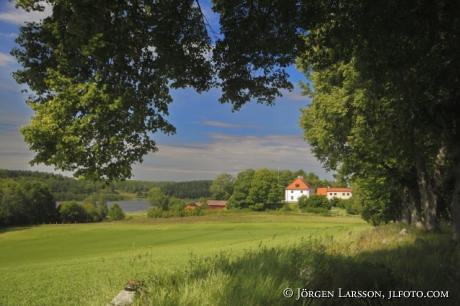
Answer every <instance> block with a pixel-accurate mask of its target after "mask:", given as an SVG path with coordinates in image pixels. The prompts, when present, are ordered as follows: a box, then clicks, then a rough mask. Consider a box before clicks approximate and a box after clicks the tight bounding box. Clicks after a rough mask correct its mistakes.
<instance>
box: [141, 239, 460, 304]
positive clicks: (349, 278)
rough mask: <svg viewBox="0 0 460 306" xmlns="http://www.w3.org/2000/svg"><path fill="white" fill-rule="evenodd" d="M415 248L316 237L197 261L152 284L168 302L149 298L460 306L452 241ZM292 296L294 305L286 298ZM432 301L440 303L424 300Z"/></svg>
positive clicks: (458, 263) (458, 262) (459, 274)
mask: <svg viewBox="0 0 460 306" xmlns="http://www.w3.org/2000/svg"><path fill="white" fill-rule="evenodd" d="M422 236H423V235H422ZM388 240H391V241H388ZM412 241H413V236H407V237H402V236H397V235H393V236H392V238H391V239H387V241H383V242H382V239H381V236H379V235H374V236H372V235H371V236H369V235H368V236H361V237H359V238H357V239H355V240H349V241H345V242H344V241H335V240H334V239H333V238H332V237H325V238H312V237H311V238H309V239H307V240H304V241H301V242H300V243H299V244H298V245H296V246H286V247H284V248H265V247H260V248H259V249H257V250H252V251H247V252H246V253H245V254H244V255H242V256H238V257H234V258H233V257H232V256H231V254H229V253H221V254H219V255H217V256H215V257H210V258H201V259H198V258H192V260H191V261H190V267H189V269H187V270H184V271H176V272H175V273H172V274H158V275H155V276H152V280H151V281H150V282H149V283H150V290H149V291H150V292H156V293H158V292H160V293H161V292H163V295H162V294H154V295H152V296H150V297H149V300H150V301H149V303H150V304H151V305H155V304H161V305H205V304H206V302H203V301H208V303H207V304H209V305H460V292H459V291H458V286H459V284H460V251H459V247H457V246H455V245H453V244H452V242H451V241H450V239H449V238H448V236H447V235H425V236H423V238H422V240H421V241H420V243H419V244H418V245H414V244H413V242H412ZM286 288H291V289H292V294H293V296H292V297H291V298H286V297H284V296H283V290H285V289H286ZM303 289H305V290H306V291H302V290H303ZM165 292H167V293H168V294H167V295H165V294H164V293H165ZM184 292H185V293H184ZM302 292H303V293H302ZM299 293H300V296H299ZM395 295H396V297H395ZM426 295H430V296H433V297H421V296H426ZM445 295H447V296H445ZM369 296H372V297H369ZM398 296H399V297H398ZM417 296H419V297H417ZM443 296H444V297H443ZM390 297H392V298H390ZM200 301H201V302H200Z"/></svg>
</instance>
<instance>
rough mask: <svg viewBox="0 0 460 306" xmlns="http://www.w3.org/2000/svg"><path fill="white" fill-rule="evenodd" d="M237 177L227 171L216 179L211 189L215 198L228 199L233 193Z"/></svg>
mask: <svg viewBox="0 0 460 306" xmlns="http://www.w3.org/2000/svg"><path fill="white" fill-rule="evenodd" d="M234 184H235V178H234V177H233V176H231V175H230V174H227V173H222V174H221V175H219V176H218V177H216V178H215V179H214V181H213V182H212V184H211V187H210V191H211V194H212V198H213V199H215V200H228V199H229V198H230V196H231V195H232V193H233V185H234Z"/></svg>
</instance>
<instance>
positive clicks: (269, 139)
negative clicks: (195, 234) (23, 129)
mask: <svg viewBox="0 0 460 306" xmlns="http://www.w3.org/2000/svg"><path fill="white" fill-rule="evenodd" d="M209 137H210V139H211V141H210V142H208V143H188V144H181V145H162V144H161V143H160V144H158V148H159V151H158V152H156V153H153V154H149V155H147V156H145V158H144V162H143V163H142V164H136V165H134V166H133V173H134V177H133V179H136V180H148V181H189V180H204V179H214V178H215V177H217V176H218V175H219V174H221V173H230V174H232V175H236V174H238V173H239V172H241V171H244V170H246V169H261V168H269V169H278V168H279V169H281V170H284V169H288V170H291V171H296V170H299V169H304V170H305V171H307V172H315V173H316V174H318V175H319V176H320V177H321V178H326V179H332V174H331V173H327V174H326V172H325V171H324V169H323V168H322V166H321V164H320V163H319V162H318V161H317V160H316V158H315V157H314V156H313V155H312V153H311V152H310V147H309V146H308V144H307V143H306V142H305V141H303V139H302V138H301V137H300V136H299V135H266V136H254V135H249V136H238V135H232V134H218V133H213V134H209ZM0 143H1V144H2V146H0V169H18V170H33V171H46V172H56V171H54V169H53V168H52V167H47V166H44V165H37V166H34V167H31V166H30V165H29V164H28V163H29V161H30V160H31V159H32V158H33V155H34V154H33V152H31V151H29V149H28V146H27V144H26V143H25V142H24V140H23V139H22V136H21V134H20V132H19V131H18V129H17V126H16V128H13V127H12V125H9V124H5V125H3V128H1V129H0ZM66 175H69V176H71V174H70V173H66Z"/></svg>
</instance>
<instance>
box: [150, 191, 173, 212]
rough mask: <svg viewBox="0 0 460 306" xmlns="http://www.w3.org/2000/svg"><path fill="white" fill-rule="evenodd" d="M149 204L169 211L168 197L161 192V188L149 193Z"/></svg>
mask: <svg viewBox="0 0 460 306" xmlns="http://www.w3.org/2000/svg"><path fill="white" fill-rule="evenodd" d="M148 199H149V203H150V205H152V206H155V207H156V208H161V209H163V210H168V209H169V208H168V203H169V200H168V197H167V196H166V195H165V194H164V193H163V191H161V189H160V188H152V189H150V191H149V193H148Z"/></svg>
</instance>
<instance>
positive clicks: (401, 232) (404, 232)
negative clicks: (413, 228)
mask: <svg viewBox="0 0 460 306" xmlns="http://www.w3.org/2000/svg"><path fill="white" fill-rule="evenodd" d="M407 234H409V232H408V231H407V230H406V229H405V228H403V230H402V231H400V232H399V233H398V235H407Z"/></svg>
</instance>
